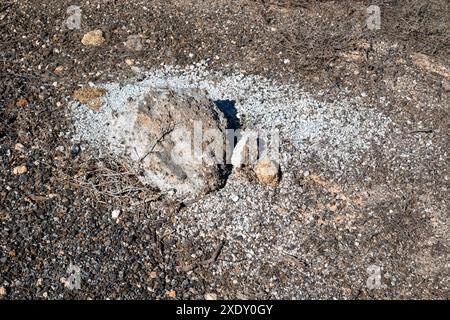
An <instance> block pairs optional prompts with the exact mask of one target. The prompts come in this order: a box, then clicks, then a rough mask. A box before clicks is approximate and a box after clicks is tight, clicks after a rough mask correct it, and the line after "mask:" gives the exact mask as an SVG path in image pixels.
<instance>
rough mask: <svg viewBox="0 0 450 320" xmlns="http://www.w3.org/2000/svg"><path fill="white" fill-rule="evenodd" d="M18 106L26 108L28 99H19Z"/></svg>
mask: <svg viewBox="0 0 450 320" xmlns="http://www.w3.org/2000/svg"><path fill="white" fill-rule="evenodd" d="M16 106H17V107H20V108H25V107H26V106H28V100H27V99H17V101H16Z"/></svg>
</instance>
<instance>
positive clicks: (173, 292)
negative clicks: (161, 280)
mask: <svg viewBox="0 0 450 320" xmlns="http://www.w3.org/2000/svg"><path fill="white" fill-rule="evenodd" d="M167 295H168V296H169V297H170V298H176V296H177V292H176V291H175V290H170V291H169V293H168V294H167Z"/></svg>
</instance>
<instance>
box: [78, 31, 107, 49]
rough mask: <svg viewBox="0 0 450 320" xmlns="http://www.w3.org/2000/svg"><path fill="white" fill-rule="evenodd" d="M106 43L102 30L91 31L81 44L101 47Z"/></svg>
mask: <svg viewBox="0 0 450 320" xmlns="http://www.w3.org/2000/svg"><path fill="white" fill-rule="evenodd" d="M104 42H105V38H103V32H102V30H93V31H89V32H88V33H86V34H85V35H84V36H83V39H81V43H82V44H84V45H85V46H99V45H101V44H103V43H104Z"/></svg>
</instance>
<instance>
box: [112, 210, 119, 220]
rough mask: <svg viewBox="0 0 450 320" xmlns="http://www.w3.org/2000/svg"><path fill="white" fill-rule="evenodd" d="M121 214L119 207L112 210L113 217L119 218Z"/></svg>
mask: <svg viewBox="0 0 450 320" xmlns="http://www.w3.org/2000/svg"><path fill="white" fill-rule="evenodd" d="M119 215H120V210H118V209H116V210H113V211H112V212H111V217H112V218H113V219H117V218H118V217H119Z"/></svg>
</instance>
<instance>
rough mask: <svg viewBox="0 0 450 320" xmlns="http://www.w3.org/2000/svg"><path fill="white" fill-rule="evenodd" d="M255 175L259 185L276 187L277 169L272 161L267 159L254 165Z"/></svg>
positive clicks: (277, 179)
mask: <svg viewBox="0 0 450 320" xmlns="http://www.w3.org/2000/svg"><path fill="white" fill-rule="evenodd" d="M255 173H256V177H257V178H258V180H259V182H261V184H263V185H266V186H272V187H275V186H277V185H278V181H279V168H278V166H277V164H276V163H275V162H274V161H272V160H270V159H268V158H264V159H262V160H260V161H259V162H258V163H257V164H256V167H255Z"/></svg>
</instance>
